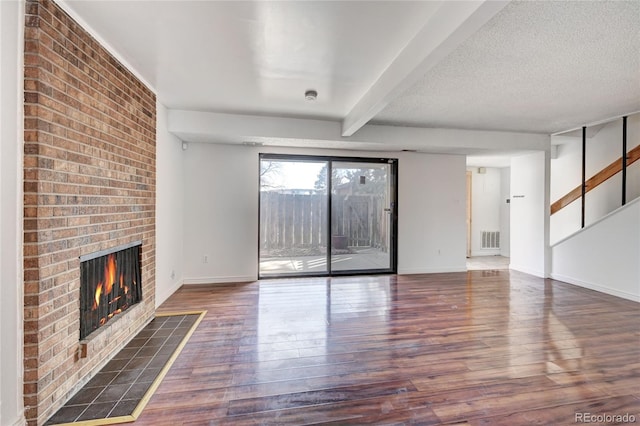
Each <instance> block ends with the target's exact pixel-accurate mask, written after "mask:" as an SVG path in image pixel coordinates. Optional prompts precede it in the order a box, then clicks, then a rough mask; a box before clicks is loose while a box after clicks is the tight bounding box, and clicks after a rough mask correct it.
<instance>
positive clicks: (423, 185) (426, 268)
mask: <svg viewBox="0 0 640 426" xmlns="http://www.w3.org/2000/svg"><path fill="white" fill-rule="evenodd" d="M398 170H399V182H398V195H399V199H398V273H399V274H417V273H429V272H456V271H466V270H467V265H466V251H467V225H466V215H467V213H466V209H467V206H466V196H467V193H466V186H467V183H466V159H465V157H463V156H455V155H428V154H410V153H407V154H406V153H401V155H398Z"/></svg>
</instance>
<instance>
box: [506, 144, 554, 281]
mask: <svg viewBox="0 0 640 426" xmlns="http://www.w3.org/2000/svg"><path fill="white" fill-rule="evenodd" d="M548 158H549V157H548V153H547V152H542V151H541V152H536V153H533V154H527V155H522V156H517V157H513V158H512V159H511V227H510V228H511V263H510V268H511V269H515V270H518V271H521V272H526V273H528V274H531V275H535V276H538V277H546V276H547V274H548V272H549V261H548V256H549V250H548V236H547V235H548V233H547V232H548V226H549V225H548V224H549V221H548V217H549V215H548V208H549V207H548V206H549V201H548V199H549V196H548V191H547V182H548V167H547V163H548Z"/></svg>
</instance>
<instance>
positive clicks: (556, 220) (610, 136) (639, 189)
mask: <svg viewBox="0 0 640 426" xmlns="http://www.w3.org/2000/svg"><path fill="white" fill-rule="evenodd" d="M552 141H553V142H554V143H558V144H559V145H558V148H557V157H556V158H555V159H553V160H551V185H550V192H551V202H555V201H556V200H558V199H560V198H561V197H563V196H564V195H566V194H567V193H568V192H569V191H571V190H572V189H574V188H575V187H577V186H579V185H581V184H582V136H581V132H577V133H576V135H573V136H553V137H552ZM586 145H587V150H586V152H587V155H586V159H587V163H586V174H587V179H589V178H590V177H592V176H593V175H595V174H596V173H597V172H599V171H600V170H602V169H603V168H604V167H606V166H608V165H609V164H611V163H612V162H613V161H616V160H618V159H619V158H620V157H621V156H622V119H617V120H614V121H612V122H610V123H606V124H603V125H601V126H595V127H592V128H589V129H587V144H586ZM638 145H640V114H635V115H632V116H630V117H629V118H628V121H627V149H628V150H631V149H632V148H634V147H636V146H638ZM627 173H628V176H627V197H628V198H627V201H630V200H632V199H633V198H635V197H637V196H638V195H640V179H638V177H639V176H640V164H639V163H636V164H634V165H632V166H630V167H629V169H628V171H627ZM621 175H622V174H621V173H618V174H617V175H616V176H614V177H613V178H611V179H609V180H608V181H607V182H605V183H603V184H602V185H600V186H598V187H597V188H595V189H593V190H592V191H590V192H588V193H587V195H586V201H585V225H589V224H591V223H594V222H596V221H597V220H599V219H600V218H602V217H604V216H605V215H607V214H609V213H610V212H612V211H614V210H615V209H617V208H618V207H620V206H621V205H622V202H621V201H622V200H621V198H622V176H621ZM581 205H582V204H581V201H580V200H576V201H574V202H573V203H572V204H570V205H569V206H567V207H565V208H563V209H562V210H560V211H559V212H557V213H555V214H554V215H552V216H551V234H550V240H551V242H552V243H556V242H558V241H560V240H562V239H563V238H565V237H567V236H569V235H571V234H573V233H574V232H576V231H578V230H579V229H580V227H581V215H582V213H581Z"/></svg>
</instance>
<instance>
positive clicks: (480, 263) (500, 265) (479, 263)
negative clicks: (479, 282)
mask: <svg viewBox="0 0 640 426" xmlns="http://www.w3.org/2000/svg"><path fill="white" fill-rule="evenodd" d="M490 269H496V270H499V269H509V258H508V257H504V256H474V257H469V258H467V270H469V271H485V270H490Z"/></svg>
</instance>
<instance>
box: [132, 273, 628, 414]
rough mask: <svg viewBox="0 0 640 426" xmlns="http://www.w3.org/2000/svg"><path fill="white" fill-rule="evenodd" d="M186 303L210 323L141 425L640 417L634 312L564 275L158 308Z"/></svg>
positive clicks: (234, 289) (354, 285) (249, 293)
mask: <svg viewBox="0 0 640 426" xmlns="http://www.w3.org/2000/svg"><path fill="white" fill-rule="evenodd" d="M189 309H206V310H208V314H207V315H206V317H205V318H204V319H203V321H202V323H201V324H200V326H199V327H198V329H197V330H196V332H195V333H194V334H193V336H192V337H191V339H190V341H189V342H188V344H187V345H186V347H185V348H184V350H183V351H182V353H181V354H180V356H179V357H178V359H177V360H176V362H175V363H174V365H173V367H172V368H171V370H170V371H169V373H168V374H167V376H166V377H165V379H164V381H163V383H162V384H161V385H160V387H159V388H158V390H157V391H156V394H155V395H154V396H153V397H152V398H151V400H150V402H149V404H148V405H147V407H146V409H145V410H144V412H143V413H142V415H141V416H140V417H139V418H138V420H137V421H136V425H185V426H187V425H189V426H191V425H260V424H265V425H271V424H279V425H307V424H336V425H363V424H384V425H388V424H419V425H430V424H467V425H518V424H523V425H525V424H554V425H563V424H575V423H576V421H575V420H576V413H578V414H579V413H591V414H609V415H615V414H620V415H624V414H626V413H628V414H630V415H633V416H635V419H636V422H637V423H640V304H638V303H635V302H631V301H627V300H623V299H619V298H615V297H612V296H607V295H604V294H601V293H597V292H594V291H590V290H586V289H582V288H579V287H575V286H571V285H568V284H564V283H561V282H557V281H553V280H543V279H539V278H535V277H532V276H529V275H526V274H522V273H518V272H510V271H471V272H468V273H451V274H431V275H407V276H395V275H394V276H376V277H346V278H305V279H288V280H265V281H259V282H251V283H245V284H228V285H211V286H193V287H183V288H182V289H180V290H179V291H178V292H177V293H176V294H174V295H173V296H171V298H170V299H169V300H168V301H167V302H166V303H165V304H164V305H162V306H161V308H160V311H161V312H162V311H176V310H189ZM591 424H597V423H591ZM609 424H610V423H609Z"/></svg>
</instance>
